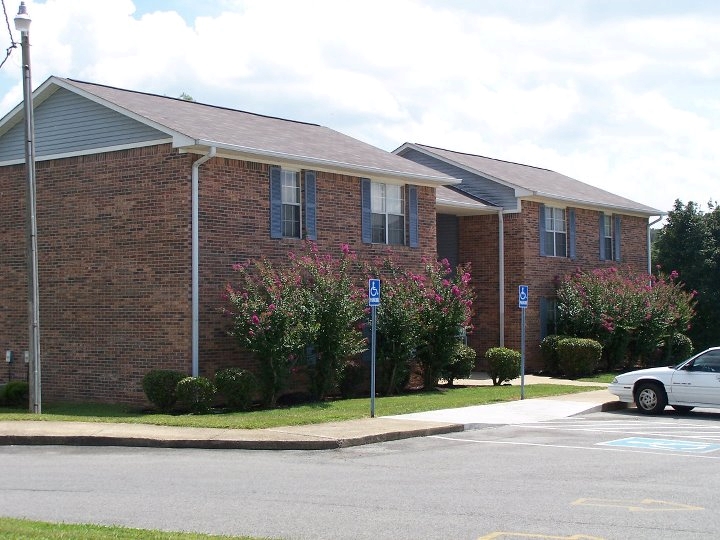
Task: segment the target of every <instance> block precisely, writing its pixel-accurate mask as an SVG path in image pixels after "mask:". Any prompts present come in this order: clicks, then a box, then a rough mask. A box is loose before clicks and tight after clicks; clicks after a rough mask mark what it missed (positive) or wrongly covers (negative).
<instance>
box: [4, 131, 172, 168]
mask: <svg viewBox="0 0 720 540" xmlns="http://www.w3.org/2000/svg"><path fill="white" fill-rule="evenodd" d="M170 142H172V139H170V138H169V137H168V138H167V139H156V140H153V141H143V142H141V143H132V144H118V145H115V146H103V147H98V148H88V149H87V150H76V151H73V152H64V153H61V154H49V155H47V156H42V155H41V156H38V155H36V156H35V161H37V162H40V161H50V160H53V159H65V158H71V157H78V156H89V155H92V154H100V153H102V152H118V151H120V150H130V149H131V148H144V147H146V146H157V145H159V144H168V143H170ZM21 163H25V158H24V157H23V158H21V159H13V160H9V161H0V167H4V166H6V165H19V164H21Z"/></svg>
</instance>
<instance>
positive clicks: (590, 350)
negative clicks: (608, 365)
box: [557, 338, 602, 379]
mask: <svg viewBox="0 0 720 540" xmlns="http://www.w3.org/2000/svg"><path fill="white" fill-rule="evenodd" d="M557 354H558V367H559V368H560V372H561V373H563V374H564V375H565V376H566V377H569V378H571V379H577V378H578V377H587V376H588V375H592V374H593V372H594V371H595V370H596V369H597V367H598V364H599V362H600V358H601V356H602V345H600V343H598V342H597V341H595V340H594V339H585V338H565V339H561V340H560V341H558V342H557Z"/></svg>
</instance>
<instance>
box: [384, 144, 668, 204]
mask: <svg viewBox="0 0 720 540" xmlns="http://www.w3.org/2000/svg"><path fill="white" fill-rule="evenodd" d="M408 149H412V150H415V151H418V152H421V153H423V154H425V155H427V156H430V157H432V158H434V159H437V160H440V161H442V162H444V163H448V164H451V165H454V166H457V167H460V168H463V169H465V170H467V171H469V172H472V173H474V174H478V175H481V176H483V177H485V178H487V179H489V180H492V181H494V182H497V183H498V184H500V185H503V186H506V187H509V188H512V189H514V190H515V196H516V197H518V198H538V199H549V200H555V201H559V202H563V203H566V204H573V205H580V206H588V207H596V208H597V207H599V208H607V209H613V210H619V211H624V212H629V213H635V214H639V215H643V216H658V215H664V214H665V212H662V211H660V210H657V209H655V208H651V207H649V206H646V205H644V204H641V203H638V202H635V201H632V200H630V199H627V198H625V197H621V196H620V195H616V194H614V193H610V192H609V191H605V190H603V189H600V188H597V187H595V186H591V185H590V184H586V183H584V182H581V181H580V180H575V179H574V178H571V177H569V176H565V175H563V174H560V173H556V172H554V171H551V170H548V169H542V168H539V167H533V166H530V165H523V164H521V163H513V162H509V161H502V160H499V159H493V158H488V157H484V156H478V155H474V154H466V153H462V152H454V151H452V150H446V149H443V148H436V147H432V146H427V145H422V144H414V143H412V144H411V143H406V144H404V145H403V146H401V147H400V148H398V149H397V150H395V153H401V152H406V151H407V150H408ZM459 187H460V189H464V187H463V186H459ZM491 202H493V203H495V201H491Z"/></svg>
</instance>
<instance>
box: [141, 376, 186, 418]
mask: <svg viewBox="0 0 720 540" xmlns="http://www.w3.org/2000/svg"><path fill="white" fill-rule="evenodd" d="M185 376H186V375H185V374H184V373H181V372H179V371H174V370H171V369H153V370H152V371H149V372H148V373H147V374H146V375H145V377H143V380H142V387H143V391H144V392H145V396H146V397H147V398H148V401H150V403H152V404H153V405H155V407H157V408H158V409H159V410H160V411H161V412H168V411H170V410H171V409H172V408H173V406H174V405H175V403H176V402H177V393H176V389H177V384H178V383H179V382H180V381H181V380H182V379H183V378H184V377H185Z"/></svg>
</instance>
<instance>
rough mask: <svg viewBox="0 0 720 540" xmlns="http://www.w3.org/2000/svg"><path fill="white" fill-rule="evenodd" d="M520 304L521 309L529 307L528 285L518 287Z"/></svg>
mask: <svg viewBox="0 0 720 540" xmlns="http://www.w3.org/2000/svg"><path fill="white" fill-rule="evenodd" d="M518 301H519V302H518V304H519V306H520V309H525V308H526V307H528V286H527V285H520V286H519V287H518Z"/></svg>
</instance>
